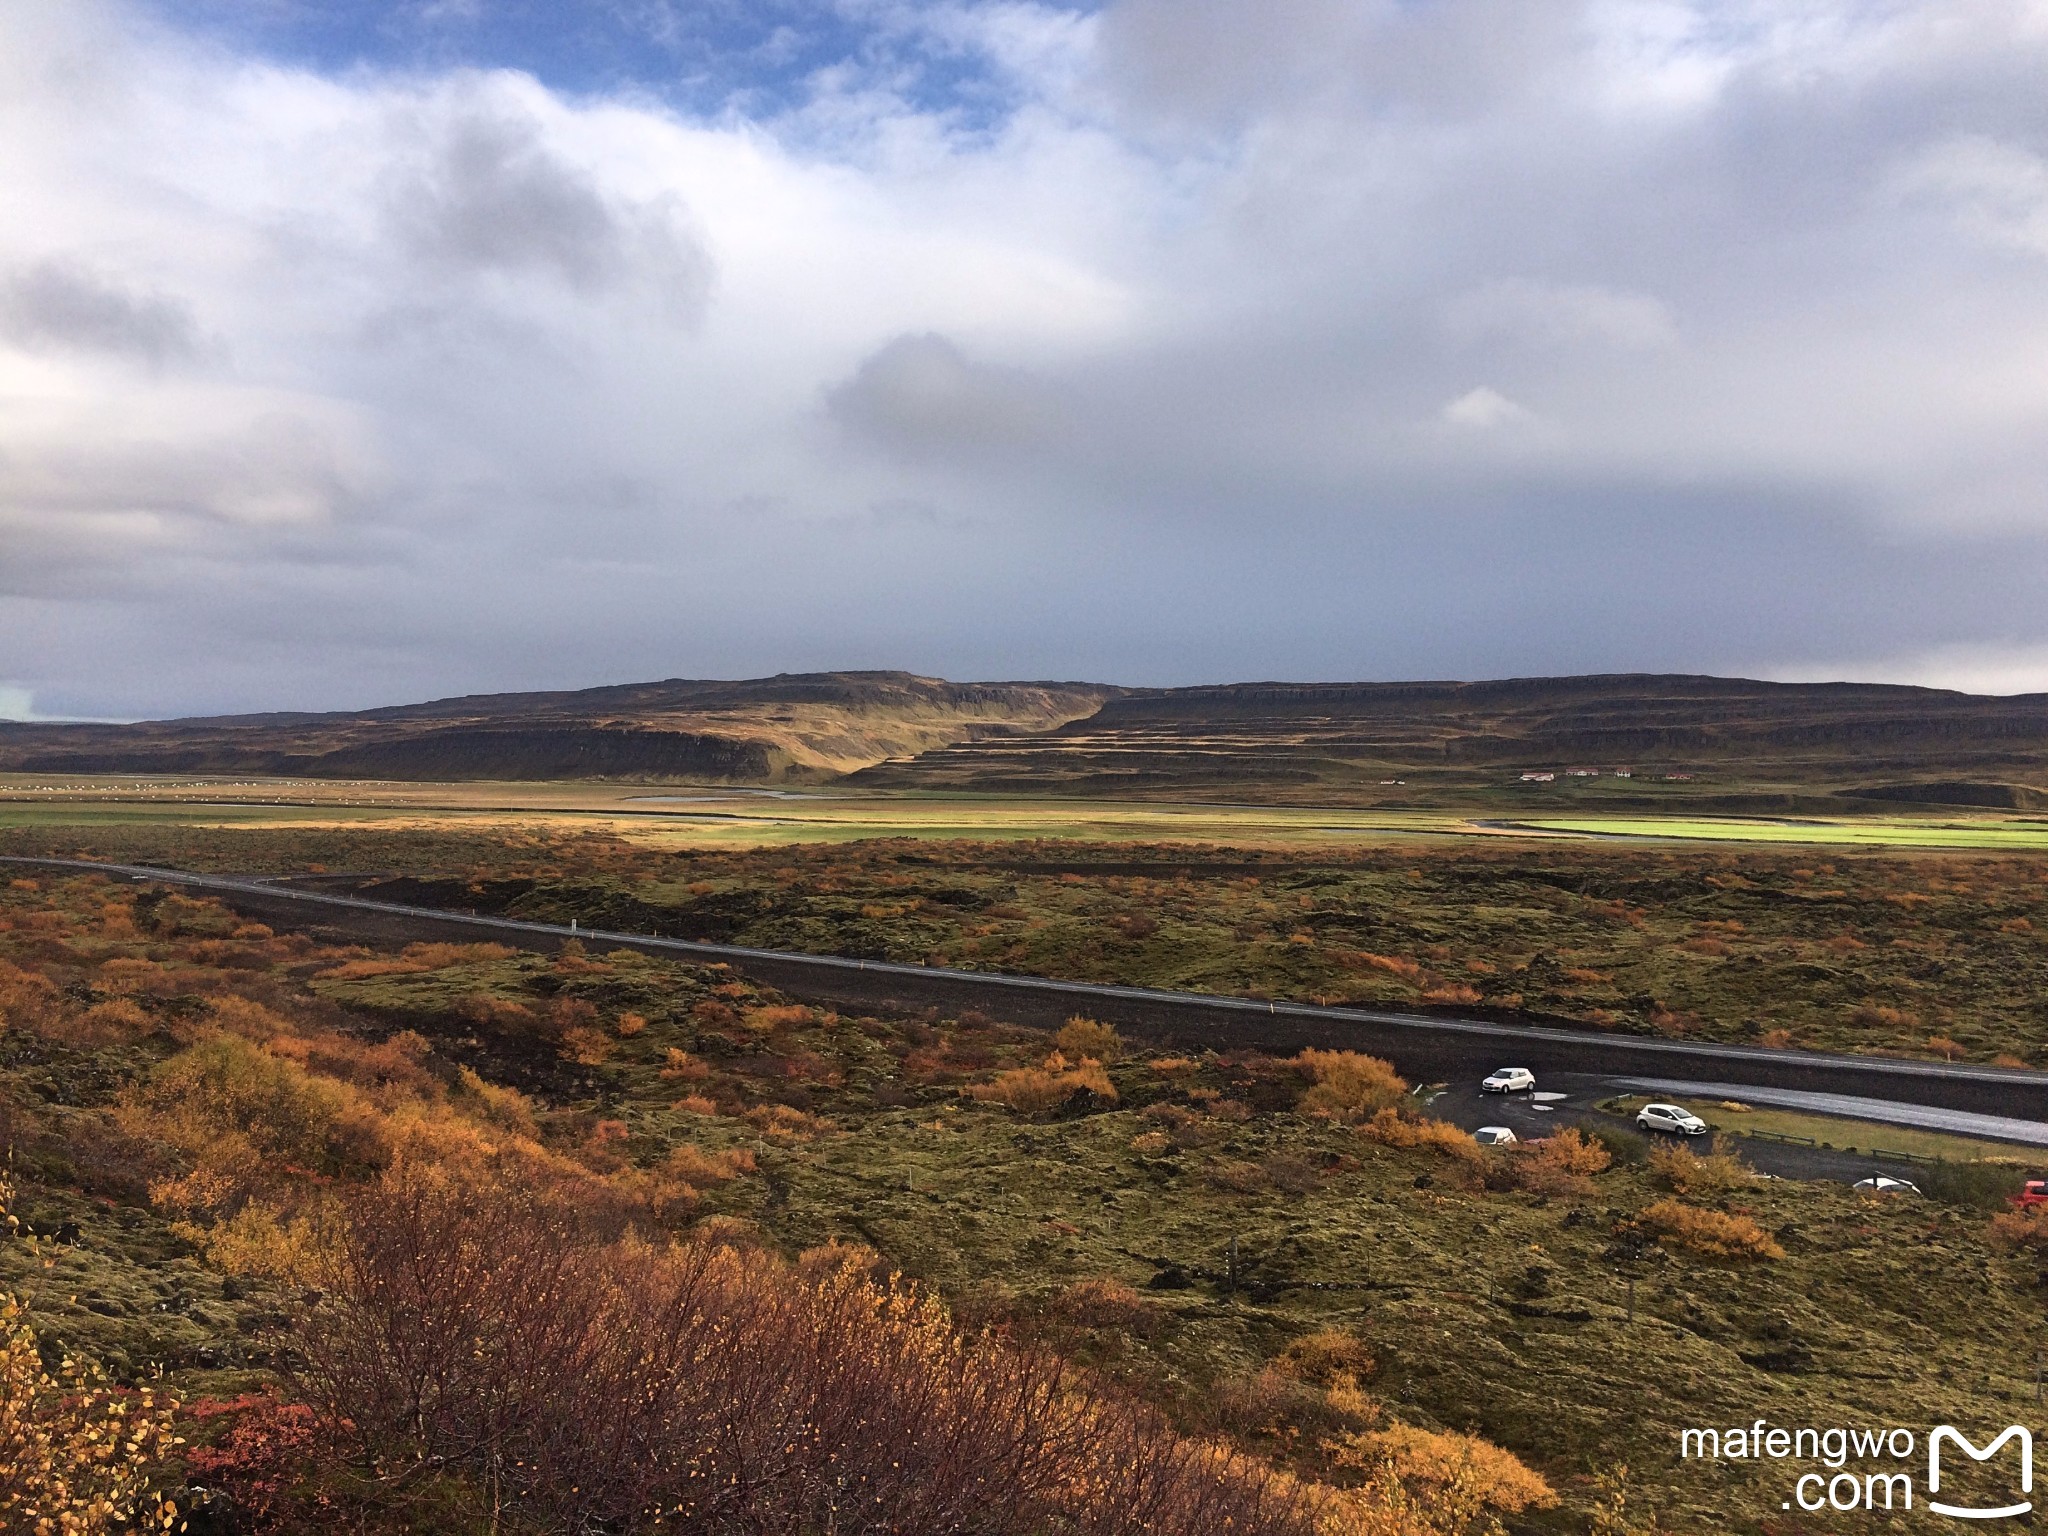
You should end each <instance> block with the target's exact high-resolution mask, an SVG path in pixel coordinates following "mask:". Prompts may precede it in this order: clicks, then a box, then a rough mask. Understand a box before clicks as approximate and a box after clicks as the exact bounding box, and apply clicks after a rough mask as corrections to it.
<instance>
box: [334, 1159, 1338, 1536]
mask: <svg viewBox="0 0 2048 1536" xmlns="http://www.w3.org/2000/svg"><path fill="white" fill-rule="evenodd" d="M297 1341H298V1345H299V1356H298V1358H299V1361H300V1364H299V1366H298V1369H297V1374H296V1380H297V1383H298V1384H299V1386H300V1387H301V1388H302V1389H303V1391H304V1392H305V1394H306V1396H307V1397H308V1399H309V1400H310V1401H311V1402H312V1403H313V1404H314V1405H315V1406H316V1407H317V1408H318V1409H319V1410H320V1411H321V1413H322V1415H323V1417H324V1418H325V1419H326V1420H327V1421H328V1422H332V1423H335V1424H340V1425H346V1426H348V1429H349V1432H350V1433H352V1434H353V1435H354V1436H355V1437H356V1439H357V1441H358V1448H359V1450H360V1451H361V1452H362V1453H363V1455H364V1457H365V1459H366V1464H367V1465H369V1466H372V1467H375V1468H376V1469H377V1473H378V1476H379V1477H380V1478H381V1479H382V1480H384V1481H387V1482H394V1483H404V1482H405V1481H407V1480H409V1479H412V1478H414V1477H416V1475H417V1474H419V1473H420V1472H422V1471H424V1470H425V1469H427V1468H430V1467H434V1466H443V1467H446V1468H448V1469H450V1470H454V1471H466V1472H467V1473H469V1474H470V1475H471V1476H473V1477H475V1478H476V1479H477V1480H478V1481H479V1483H482V1482H484V1481H486V1480H488V1481H489V1483H490V1484H491V1486H492V1487H493V1489H494V1492H496V1493H498V1494H499V1495H500V1496H501V1497H502V1498H503V1499H504V1500H505V1501H506V1503H507V1504H508V1506H509V1507H514V1508H517V1509H518V1510H519V1511H520V1514H521V1517H522V1519H523V1520H524V1521H526V1522H529V1523H531V1524H533V1525H535V1526H537V1527H539V1528H542V1529H549V1530H589V1529H623V1528H628V1527H637V1526H640V1525H643V1524H647V1523H651V1522H653V1521H655V1520H656V1519H658V1520H659V1522H660V1524H661V1526H662V1528H663V1529H666V1530H671V1531H677V1532H682V1533H702V1536H713V1533H719V1536H722V1533H727V1532H731V1531H735V1530H775V1531H784V1530H832V1531H836V1532H840V1533H843V1536H912V1533H919V1536H922V1533H927V1532H942V1531H969V1530H971V1531H974V1532H977V1533H984V1536H1013V1533H1014V1536H1037V1533H1041V1532H1044V1531H1047V1530H1060V1531H1065V1532H1073V1533H1075V1536H1110V1533H1113V1532H1126V1531H1133V1530H1146V1531H1151V1532H1155V1533H1158V1536H1210V1533H1212V1532H1217V1531H1226V1530H1235V1531H1244V1532H1254V1531H1256V1532H1260V1533H1264V1536H1309V1533H1310V1532H1311V1531H1312V1530H1313V1529H1314V1508H1313V1505H1312V1502H1311V1499H1310V1496H1309V1494H1308V1493H1307V1492H1306V1491H1304V1490H1302V1489H1301V1488H1299V1486H1298V1485H1296V1484H1295V1483H1294V1482H1293V1481H1292V1480H1291V1479H1289V1478H1287V1477H1285V1476H1284V1475H1281V1474H1278V1473H1275V1472H1274V1471H1272V1470H1271V1469H1270V1468H1267V1467H1265V1466H1263V1465H1261V1464H1259V1463H1257V1462H1255V1461H1252V1460H1250V1459H1248V1458H1245V1457H1243V1456H1239V1455H1236V1454H1234V1453H1232V1452H1230V1451H1227V1450H1225V1449H1222V1448H1220V1447H1217V1446H1213V1445H1210V1444H1207V1443H1204V1442H1200V1441H1196V1440H1191V1439H1188V1438H1185V1437H1183V1436H1180V1435H1177V1434H1175V1433H1174V1432H1173V1431H1172V1430H1171V1429H1169V1428H1168V1427H1167V1426H1166V1425H1165V1424H1164V1423H1163V1422H1162V1421H1161V1420H1160V1419H1159V1418H1158V1417H1157V1416H1156V1415H1154V1414H1153V1413H1152V1412H1150V1411H1149V1410H1147V1409H1145V1408H1143V1407H1141V1406H1139V1405H1138V1404H1137V1403H1136V1402H1135V1401H1133V1400H1131V1399H1129V1398H1126V1397H1124V1396H1122V1395H1120V1394H1116V1393H1112V1392H1110V1391H1108V1390H1106V1389H1104V1388H1101V1387H1098V1386H1096V1385H1094V1384H1093V1383H1091V1382H1090V1381H1088V1380H1086V1379H1083V1378H1080V1377H1077V1376H1076V1375H1075V1374H1074V1372H1073V1371H1072V1370H1071V1368H1070V1367H1068V1366H1067V1365H1066V1364H1064V1363H1063V1362H1062V1361H1061V1360H1059V1359H1058V1358H1057V1357H1056V1356H1054V1355H1051V1354H1049V1353H1043V1352H1038V1351H1033V1350H1030V1349H1027V1348H1024V1347H1021V1346H1019V1345H1015V1344H1011V1343H1006V1342H1004V1341H1002V1340H1000V1339H998V1338H995V1337H988V1336H985V1337H982V1338H979V1339H970V1338H966V1337H963V1336H962V1335H960V1334H958V1333H956V1332H954V1330H953V1329H952V1327H951V1325H950V1324H949V1322H948V1321H947V1319H946V1317H945V1314H944V1312H943V1311H942V1310H941V1309H940V1308H939V1306H938V1305H937V1304H936V1303H935V1302H934V1301H932V1300H931V1299H930V1298H929V1297H928V1296H926V1295H924V1294H923V1293H921V1292H918V1291H915V1290H912V1289H907V1288H904V1287H902V1286H900V1285H896V1284H892V1283H889V1282H886V1281H878V1280H877V1279H876V1278H875V1277H874V1275H873V1273H872V1266H871V1265H867V1264H862V1263H857V1262H855V1263H849V1262H846V1261H845V1259H844V1258H843V1256H838V1255H836V1254H835V1253H834V1252H833V1251H830V1250H828V1251H825V1252H822V1253H819V1254H816V1255H811V1256H807V1258H806V1260H805V1261H804V1262H802V1263H799V1264H796V1265H791V1264H789V1263H787V1262H786V1261H784V1260H782V1259H780V1258H777V1257H776V1256H774V1255H773V1254H771V1253H768V1252H765V1251H763V1250H760V1249H755V1248H744V1247H742V1248H735V1247H727V1246H719V1245H714V1244H709V1243H704V1242H696V1243H690V1244H684V1245H680V1246H670V1247H655V1246H652V1245H649V1244H645V1243H639V1242H633V1241H620V1242H600V1241H597V1240H595V1239H593V1238H592V1237H590V1236H588V1235H586V1234H584V1233H583V1232H581V1231H580V1230H579V1229H578V1228H577V1227H576V1225H575V1224H574V1223H573V1221H572V1220H571V1219H570V1218H569V1217H568V1216H567V1215H566V1214H565V1213H563V1212H561V1211H558V1210H554V1209H551V1208H550V1207H548V1206H546V1205H545V1204H543V1203H541V1202H538V1201H536V1200H534V1199H533V1198H532V1197H530V1196H526V1195H522V1194H519V1193H517V1192H514V1191H510V1190H503V1189H478V1188H475V1187H466V1186H461V1185H457V1184H453V1183H450V1182H447V1181H443V1180H438V1179H435V1178H432V1177H429V1176H426V1175H422V1174H417V1173H415V1174H408V1175H404V1176H396V1175H395V1176H393V1177H392V1178H390V1179H388V1180H387V1181H386V1183H385V1186H384V1187H383V1188H382V1189H381V1190H380V1191H379V1192H378V1193H377V1195H376V1196H375V1197H374V1198H371V1199H361V1200H358V1201H356V1202H355V1203H354V1204H353V1208H352V1211H351V1214H350V1220H349V1222H348V1225H347V1228H346V1232H345V1234H344V1237H343V1239H342V1241H341V1243H340V1244H339V1246H338V1248H337V1251H336V1253H335V1256H334V1259H333V1261H332V1264H331V1269H330V1273H329V1274H328V1275H327V1276H326V1283H325V1285H324V1286H323V1287H322V1296H321V1299H320V1300H319V1302H318V1303H317V1304H316V1305H314V1306H312V1307H311V1308H309V1309H308V1310H307V1311H306V1312H305V1313H304V1314H303V1315H302V1316H301V1318H300V1319H299V1326H298V1332H297Z"/></svg>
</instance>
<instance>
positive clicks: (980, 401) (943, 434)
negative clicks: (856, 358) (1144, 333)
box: [825, 332, 1064, 458]
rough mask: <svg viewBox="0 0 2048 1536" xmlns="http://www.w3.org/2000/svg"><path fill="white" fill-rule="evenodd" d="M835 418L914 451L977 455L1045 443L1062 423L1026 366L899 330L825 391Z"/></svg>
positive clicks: (1056, 405) (885, 443)
mask: <svg viewBox="0 0 2048 1536" xmlns="http://www.w3.org/2000/svg"><path fill="white" fill-rule="evenodd" d="M825 400H826V406H827V408H828V409H829V410H830V412H831V414H832V416H833V418H834V419H835V420H837V421H838V422H839V423H840V424H841V425H842V426H844V427H846V428H848V429H849V430H851V431H852V432H854V433H855V434H857V435H859V436H861V437H864V438H866V439H868V440H870V441H872V442H874V443H875V444H878V445H880V446H881V447H883V448H885V449H888V450H892V451H896V452H902V453H908V454H910V455H912V456H923V455H931V456H934V457H939V458H948V457H956V456H968V457H979V456H983V455H986V454H989V453H1004V452H1011V451H1015V450H1017V449H1021V448H1028V447H1030V446H1033V445H1035V444H1041V443H1043V442H1045V441H1046V440H1047V439H1048V438H1049V437H1050V436H1051V435H1052V434H1053V433H1055V432H1056V431H1058V430H1059V429H1060V428H1061V426H1062V425H1064V423H1063V422H1062V419H1061V418H1062V410H1061V403H1060V400H1059V398H1058V397H1057V395H1055V394H1054V392H1053V391H1052V390H1050V389H1049V388H1047V387H1046V386H1045V385H1044V384H1043V383H1041V382H1039V381H1037V380H1035V379H1033V378H1032V377H1031V376H1030V374H1028V373H1026V372H1025V371H1024V370H1022V369H1017V368H1001V367H992V366H990V365H988V364H984V363H977V362H974V361H972V360H970V359H969V358H968V357H967V356H966V355H965V354H964V353H963V352H961V350H960V349H959V348H958V347H957V346H955V345H954V344H953V343H952V342H950V341H948V340H947V339H946V338H945V337H944V336H940V335H937V334H935V333H932V332H926V333H925V334H923V335H919V336H898V337H896V338H895V339H894V340H893V341H890V342H888V343H887V344H886V345H884V346H882V347H880V348H878V349H877V350H876V351H875V352H874V353H873V354H872V355H871V356H869V357H867V358H865V359H863V360H862V362H861V364H860V366H859V367H858V368H856V369H855V370H854V372H853V375H852V376H851V377H850V378H848V379H846V380H844V381H843V382H841V383H838V384H835V385H833V386H832V387H831V388H830V389H829V390H828V391H827V392H826V396H825Z"/></svg>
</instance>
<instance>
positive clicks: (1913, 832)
mask: <svg viewBox="0 0 2048 1536" xmlns="http://www.w3.org/2000/svg"><path fill="white" fill-rule="evenodd" d="M1512 828H1527V829H1529V830H1531V831H1535V832H1563V833H1577V834H1580V835H1583V836H1591V837H1648V838H1683V839H1687V840H1692V841H1706V842H1717V843H1811V844H1814V845H1816V846H1819V847H1850V848H1940V849H1951V848H1985V849H2005V850H2010V851H2013V852H2036V851H2041V850H2048V821H2043V820H2041V819H2040V818H2039V817H2003V816H1984V817H1980V818H1972V819H1962V818H1956V817H1944V818H1942V819H1941V820H1939V821H1932V820H1926V819H1923V818H1918V817H1892V816H1872V817H1859V818H1855V819H1853V820H1852V819H1849V818H1844V819H1842V820H1840V821H1804V820H1802V821H1766V820H1754V821H1752V820H1744V819H1740V818H1732V817H1731V818H1728V819H1725V820H1723V819H1705V820H1703V819H1698V818H1691V817H1685V816H1670V817H1662V816H1598V817H1556V818H1552V817H1545V818H1543V819H1541V820H1531V821H1526V822H1516V823H1512V824H1511V829H1512Z"/></svg>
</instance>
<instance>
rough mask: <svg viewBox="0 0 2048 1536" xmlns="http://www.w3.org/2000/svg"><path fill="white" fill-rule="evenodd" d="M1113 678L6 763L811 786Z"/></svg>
mask: <svg viewBox="0 0 2048 1536" xmlns="http://www.w3.org/2000/svg"><path fill="white" fill-rule="evenodd" d="M1114 691H1115V690H1112V689H1107V688H1100V687H1095V686H1092V685H1087V684H1072V683H949V682H945V681H942V680H940V679H936V678H927V677H917V676H914V675H912V674H910V673H907V672H825V673H802V674H784V675H782V676H778V677H770V678H761V679H755V680H751V681H741V682H721V681H707V682H698V681H690V680H685V679H675V680H671V681H668V682H660V683H632V684H626V685H623V686H618V687H608V688H586V689H579V690H576V691H573V692H565V693H507V694H482V695H475V696H471V697H467V698H455V699H440V700H436V701H434V702H432V703H427V704H407V705H400V706H396V707H392V708H385V709H372V710H363V711H359V712H354V713H342V714H269V715H230V716H223V717H218V718H211V719H196V720H168V721H148V722H144V723H142V724H138V725H0V769H7V770H14V771H20V772H33V773H260V774H292V775H305V776H311V777H329V778H392V779H574V778H625V779H691V780H701V779H716V780H730V781H737V782H748V781H753V782H790V781H796V782H804V781H815V780H823V779H829V778H833V777H835V776H837V775H840V774H844V773H848V772H851V771H853V770H855V769H858V768H863V767H867V766H869V765H871V764H875V763H880V762H883V761H884V760H886V759H889V758H897V757H911V756H914V755H916V754H917V753H920V752H923V751H927V750H929V749H931V748H934V747H939V746H944V745H947V744H951V743H956V742H964V741H972V740H976V739H979V738H982V737H986V736H990V735H995V734H1003V733H1009V732H1018V731H1028V732H1042V731H1045V730H1049V729H1052V728H1054V727H1056V726H1058V725H1060V724H1062V723H1064V722H1066V721H1068V720H1072V719H1075V718H1077V717H1079V716H1083V715H1087V714H1090V713H1092V712H1093V711H1094V710H1095V708H1096V707H1097V705H1099V704H1100V703H1101V701H1102V700H1103V699H1104V698H1105V697H1106V696H1108V695H1109V694H1110V693H1112V692H1114Z"/></svg>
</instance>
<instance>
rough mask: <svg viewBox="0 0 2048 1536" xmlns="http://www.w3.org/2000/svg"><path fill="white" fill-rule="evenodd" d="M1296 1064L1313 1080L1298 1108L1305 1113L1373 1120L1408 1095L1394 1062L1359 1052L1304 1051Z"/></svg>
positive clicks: (1296, 1059) (1406, 1086)
mask: <svg viewBox="0 0 2048 1536" xmlns="http://www.w3.org/2000/svg"><path fill="white" fill-rule="evenodd" d="M1294 1061H1295V1065H1296V1066H1297V1067H1299V1068H1300V1069H1301V1070H1302V1071H1303V1072H1305V1073H1307V1074H1308V1076H1309V1077H1310V1078H1311V1079H1312V1085H1311V1086H1310V1088H1309V1090H1308V1091H1307V1092H1306V1093H1304V1094H1303V1095H1302V1096H1301V1100H1300V1102H1299V1103H1298V1104H1297V1106H1296V1107H1297V1108H1298V1109H1299V1110H1300V1111H1301V1112H1302V1113H1303V1114H1305V1115H1319V1116H1323V1117H1325V1118H1328V1119H1332V1120H1344V1121H1351V1122H1357V1121H1361V1120H1370V1119H1372V1118H1373V1117H1374V1116H1375V1115H1377V1114H1378V1113H1379V1112H1380V1111H1381V1110H1384V1109H1391V1108H1392V1107H1394V1106H1395V1105H1397V1104H1399V1103H1400V1102H1401V1101H1402V1100H1403V1099H1405V1098H1406V1097H1407V1096H1408V1085H1407V1083H1405V1082H1404V1081H1402V1079H1401V1077H1400V1074H1398V1073H1397V1072H1395V1071H1394V1068H1393V1064H1392V1063H1391V1062H1387V1061H1382V1060H1381V1059H1380V1058H1379V1057H1377V1056H1366V1055H1363V1054H1361V1053H1360V1052H1358V1051H1317V1050H1307V1051H1303V1052H1302V1053H1301V1054H1300V1055H1299V1056H1297V1057H1295V1058H1294Z"/></svg>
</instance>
